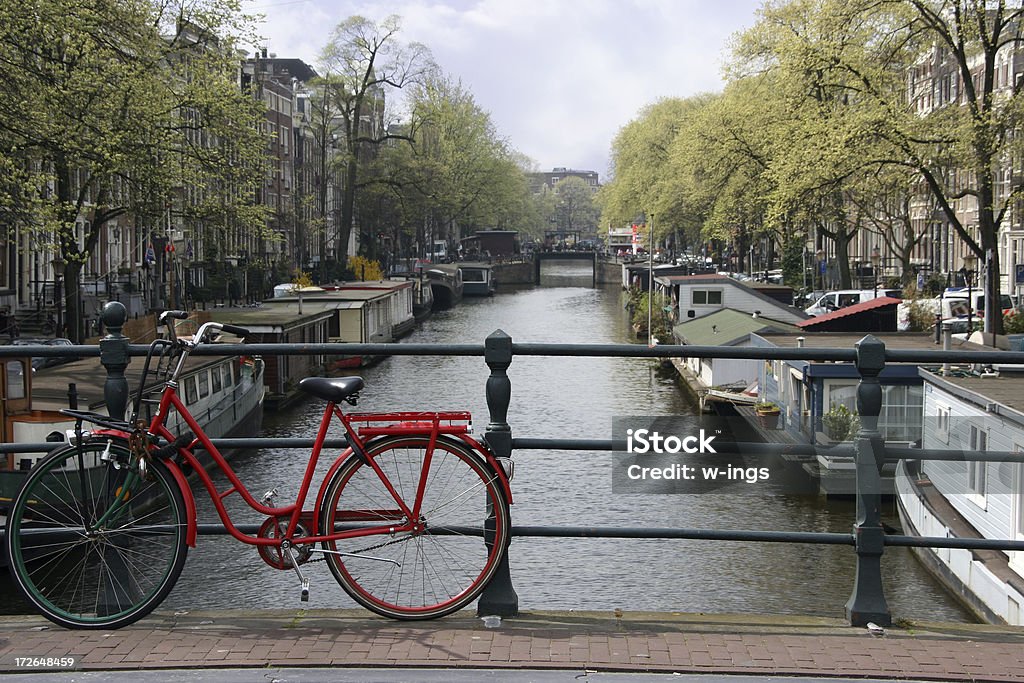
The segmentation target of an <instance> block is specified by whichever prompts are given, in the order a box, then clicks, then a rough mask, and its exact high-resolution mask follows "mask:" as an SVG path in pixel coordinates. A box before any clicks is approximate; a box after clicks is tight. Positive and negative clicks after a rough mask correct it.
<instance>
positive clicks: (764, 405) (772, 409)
mask: <svg viewBox="0 0 1024 683" xmlns="http://www.w3.org/2000/svg"><path fill="white" fill-rule="evenodd" d="M754 413H755V414H756V415H757V420H758V422H760V423H761V426H762V427H763V428H764V429H778V428H779V415H781V414H782V409H781V408H779V405H778V404H777V403H774V402H772V401H761V402H760V403H755V404H754Z"/></svg>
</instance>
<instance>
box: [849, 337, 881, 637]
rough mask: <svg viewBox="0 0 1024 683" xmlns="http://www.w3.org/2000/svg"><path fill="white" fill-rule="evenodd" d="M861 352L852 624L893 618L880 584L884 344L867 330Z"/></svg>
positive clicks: (858, 359)
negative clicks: (879, 420) (881, 381)
mask: <svg viewBox="0 0 1024 683" xmlns="http://www.w3.org/2000/svg"><path fill="white" fill-rule="evenodd" d="M854 348H855V349H856V351H857V361H856V364H857V370H858V371H859V372H860V384H859V385H858V386H857V412H858V413H859V414H860V430H859V431H858V432H857V437H856V439H855V440H854V460H855V461H856V467H857V492H856V496H857V522H856V524H855V525H854V527H853V533H854V538H855V541H856V546H855V547H856V550H857V571H856V574H855V578H854V582H853V593H852V595H850V599H849V601H848V602H847V603H846V618H847V620H848V621H849V622H850V625H851V626H866V625H867V624H868V623H869V622H874V623H875V624H878V625H879V626H888V625H890V624H891V623H892V615H891V614H890V612H889V605H888V603H887V602H886V600H885V591H884V588H883V586H882V553H883V551H884V550H885V531H884V530H883V528H882V518H881V511H880V507H881V502H882V465H883V463H884V462H885V461H884V456H885V444H884V443H883V441H882V435H881V433H880V432H879V431H878V416H879V415H880V414H881V411H882V386H881V384H879V382H878V375H879V374H880V373H881V372H882V370H883V369H884V368H885V344H883V343H882V341H881V340H880V339H878V338H876V337H874V336H872V335H868V336H866V337H864V338H863V339H861V340H860V341H859V342H857V343H856V344H855V345H854Z"/></svg>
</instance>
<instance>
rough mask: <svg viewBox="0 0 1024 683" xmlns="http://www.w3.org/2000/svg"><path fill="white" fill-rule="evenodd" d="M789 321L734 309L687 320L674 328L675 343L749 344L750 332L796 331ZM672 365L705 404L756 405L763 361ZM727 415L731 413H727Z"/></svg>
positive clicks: (693, 361)
mask: <svg viewBox="0 0 1024 683" xmlns="http://www.w3.org/2000/svg"><path fill="white" fill-rule="evenodd" d="M797 329H798V328H797V327H795V326H794V325H790V324H788V323H781V322H777V321H775V320H770V319H769V318H765V317H762V316H759V315H752V314H749V313H744V312H742V311H736V310H733V309H731V308H723V309H720V310H718V311H715V312H714V313H712V314H710V315H705V316H701V317H700V318H694V319H693V320H687V321H685V322H682V323H680V324H678V325H676V326H675V327H674V328H673V329H672V336H673V337H674V338H675V343H676V344H681V345H692V346H723V347H727V346H728V347H743V346H750V335H751V334H753V333H759V332H768V331H775V332H796V330H797ZM672 364H673V365H674V366H675V368H676V370H677V371H678V372H679V374H680V376H681V377H682V378H683V380H684V382H685V385H686V386H687V387H688V388H689V389H690V391H691V393H692V394H693V395H694V396H695V397H696V398H697V400H698V401H700V403H701V407H702V409H703V407H704V406H706V405H710V404H718V403H726V404H728V403H740V404H753V403H754V402H756V401H757V392H756V390H755V391H749V389H750V387H754V388H755V389H756V387H757V378H758V372H759V370H760V368H761V366H762V364H763V361H759V360H752V359H746V360H745V359H739V358H697V357H693V356H688V357H683V358H673V359H672ZM727 414H728V413H727Z"/></svg>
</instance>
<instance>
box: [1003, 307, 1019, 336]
mask: <svg viewBox="0 0 1024 683" xmlns="http://www.w3.org/2000/svg"><path fill="white" fill-rule="evenodd" d="M1003 329H1004V331H1005V332H1006V334H1024V312H1022V311H1019V310H1015V311H1010V312H1009V313H1007V314H1005V315H1004V316H1003Z"/></svg>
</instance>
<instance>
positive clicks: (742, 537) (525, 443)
mask: <svg viewBox="0 0 1024 683" xmlns="http://www.w3.org/2000/svg"><path fill="white" fill-rule="evenodd" d="M125 319H126V315H125V313H124V307H123V306H121V305H120V304H117V303H116V302H114V303H110V304H107V306H106V307H105V309H104V313H103V322H104V324H105V325H106V327H107V329H108V331H109V333H108V334H107V336H105V337H104V338H103V339H102V340H101V341H100V344H99V346H74V347H49V346H47V347H42V346H40V347H36V346H20V347H3V346H0V359H2V358H10V357H20V356H80V357H81V356H97V355H98V356H100V360H101V362H102V363H103V365H104V367H105V368H106V370H107V377H106V380H105V385H104V397H105V400H106V404H107V409H108V413H109V414H110V415H112V416H117V417H123V416H124V413H125V410H126V408H127V403H128V398H129V391H128V386H127V381H126V379H125V376H124V370H125V368H126V367H127V366H128V363H129V360H130V358H131V357H134V356H143V355H145V353H146V351H147V350H148V346H144V345H136V344H131V343H130V340H128V338H127V337H125V336H124V335H123V334H121V328H122V325H123V324H124V321H125ZM332 353H346V354H358V355H394V356H397V355H410V356H475V357H482V358H483V360H484V363H485V364H486V365H487V368H488V370H489V374H488V377H487V382H486V386H485V394H486V401H487V407H488V413H489V415H488V418H489V420H488V424H487V427H486V430H485V434H484V439H485V441H486V443H487V445H488V447H489V448H490V449H491V450H492V451H493V452H494V454H495V455H496V456H497V457H512V455H513V453H514V452H515V451H516V450H532V449H562V450H583V451H613V450H622V444H621V443H617V442H615V441H614V440H612V439H551V438H531V437H513V435H512V425H511V424H510V423H509V417H508V410H509V405H510V401H511V398H512V392H513V386H512V382H511V380H510V379H509V376H508V372H507V371H508V368H509V367H510V366H511V364H512V362H513V360H514V358H515V357H516V356H549V357H564V356H574V357H623V358H628V357H632V358H657V359H670V358H686V357H692V358H734V359H754V360H802V361H821V362H828V361H832V362H852V363H853V364H854V365H855V367H856V368H857V370H858V372H859V373H860V381H859V384H858V387H857V408H858V413H859V415H860V418H861V420H860V428H859V430H858V431H857V433H856V436H855V437H854V439H853V443H852V446H839V447H832V448H830V449H829V452H830V453H831V454H833V455H852V456H853V458H854V462H855V467H856V482H855V493H854V495H855V499H856V519H855V520H854V524H853V526H852V528H851V531H850V533H835V532H830V533H826V532H794V531H753V530H728V529H688V528H674V527H672V528H652V527H643V528H635V527H592V526H588V527H573V526H524V525H513V527H512V535H513V536H520V537H530V536H532V537H564V538H572V537H588V538H594V537H599V538H666V539H698V540H708V541H712V540H718V541H747V542H771V543H809V544H828V545H849V546H851V547H853V549H854V555H853V561H854V562H855V563H856V565H855V576H854V585H853V586H852V590H851V595H850V598H849V600H848V601H847V603H846V616H847V620H848V621H849V623H850V624H851V625H854V626H863V625H866V624H867V623H869V622H874V623H876V624H879V625H887V624H890V623H891V621H892V616H891V612H890V610H889V607H888V603H887V601H886V598H885V591H884V589H883V585H882V572H881V562H882V557H883V555H884V551H885V547H886V546H905V547H919V548H962V549H970V550H1002V551H1007V550H1015V551H1024V541H1015V540H1012V539H987V538H946V537H922V536H907V535H901V534H891V533H886V531H885V528H884V526H883V524H882V520H881V516H880V510H881V502H882V494H883V491H882V474H881V473H882V468H883V466H885V465H886V464H891V463H896V462H899V461H900V460H905V459H906V460H959V461H963V460H976V461H985V462H1014V463H1021V464H1022V465H1024V454H1022V453H1016V452H997V451H988V452H985V453H980V452H974V453H964V452H963V451H950V450H941V449H920V448H907V447H897V446H891V445H887V444H886V443H885V441H884V440H883V438H882V435H881V433H880V431H879V429H878V420H879V414H880V413H881V407H882V388H881V384H880V382H879V375H880V374H881V372H882V371H883V370H884V369H885V367H886V363H887V362H891V363H915V364H928V365H931V364H935V365H939V364H943V363H960V364H965V363H966V364H983V365H987V364H992V363H1003V364H1024V352H1006V351H995V350H993V351H963V350H933V351H928V350H921V351H909V350H895V349H887V348H886V347H885V345H884V344H883V343H882V341H881V340H879V339H877V338H875V337H873V336H871V335H867V336H865V337H864V338H863V339H861V341H860V342H858V343H857V344H856V345H855V348H852V349H841V348H831V349H830V348H806V347H798V348H785V349H783V348H756V347H717V346H669V345H665V346H655V347H647V346H640V345H633V344H553V343H516V342H514V341H513V339H512V338H511V337H510V336H509V335H508V334H506V333H505V332H503V331H501V330H497V331H495V332H494V333H493V334H491V335H490V336H488V337H487V339H486V340H484V343H483V344H415V343H405V344H217V345H210V346H209V347H206V348H203V347H200V348H198V349H197V350H196V351H195V354H196V355H219V356H223V355H234V354H237V355H247V356H252V355H256V354H264V355H310V354H323V355H328V354H332ZM214 444H215V445H216V446H217V447H218V448H230V449H234V448H302V449H309V448H310V447H311V446H312V445H313V438H312V437H311V438H308V439H302V438H289V439H280V438H277V439H274V438H244V439H239V438H234V439H215V440H214ZM328 445H329V446H331V447H343V446H345V445H346V444H345V440H344V439H334V440H329V442H328ZM52 447H54V444H52V443H46V444H38V443H37V444H0V452H38V451H41V450H46V449H49V448H52ZM735 448H736V449H738V450H741V451H742V452H747V453H751V454H753V453H758V454H774V455H781V454H782V453H786V454H791V455H793V454H806V455H814V454H816V453H817V452H818V451H819V448H818V447H816V446H815V445H813V444H781V443H769V444H763V443H737V444H735ZM513 488H514V482H513ZM252 531H253V532H254V531H255V528H253V529H252ZM200 532H201V533H205V534H217V533H225V531H224V529H223V527H221V526H219V525H203V526H202V528H201V529H200ZM509 559H510V558H509V556H508V554H506V556H505V559H504V560H503V562H502V566H501V567H500V568H499V570H498V573H497V575H496V576H495V578H494V579H493V580H492V581H491V583H490V584H489V585H488V587H487V589H486V591H485V592H484V594H483V595H482V596H481V598H480V602H479V604H478V612H479V613H480V614H496V615H500V616H514V615H516V614H517V613H518V610H519V599H518V596H517V594H516V592H515V589H514V587H513V585H512V580H511V575H510V572H509V564H508V563H509Z"/></svg>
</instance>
